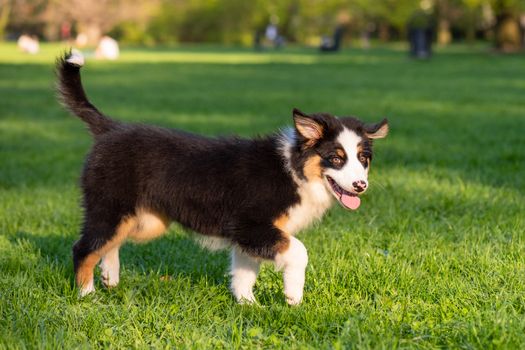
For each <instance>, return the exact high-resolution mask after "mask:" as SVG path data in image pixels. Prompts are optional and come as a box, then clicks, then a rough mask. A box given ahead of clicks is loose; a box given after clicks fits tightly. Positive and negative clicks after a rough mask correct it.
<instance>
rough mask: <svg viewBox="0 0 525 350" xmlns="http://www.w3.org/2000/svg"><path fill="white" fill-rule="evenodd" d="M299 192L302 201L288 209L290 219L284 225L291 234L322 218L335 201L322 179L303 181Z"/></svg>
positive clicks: (285, 229)
mask: <svg viewBox="0 0 525 350" xmlns="http://www.w3.org/2000/svg"><path fill="white" fill-rule="evenodd" d="M298 192H299V196H300V197H301V202H300V203H299V204H297V205H295V206H293V207H291V208H290V209H288V213H287V214H288V220H287V222H286V224H285V226H284V231H285V232H287V233H289V234H291V235H294V234H296V233H297V232H299V231H300V230H302V229H304V228H305V227H307V226H308V225H310V224H311V223H312V222H314V221H315V220H318V219H320V218H321V217H322V216H323V214H324V213H325V212H326V210H328V208H330V206H331V205H332V203H333V196H332V195H331V194H330V193H329V192H328V190H327V189H326V187H325V185H324V184H323V182H322V180H319V181H310V182H302V183H301V184H300V186H299V190H298Z"/></svg>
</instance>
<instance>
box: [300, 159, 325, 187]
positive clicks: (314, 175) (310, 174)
mask: <svg viewBox="0 0 525 350" xmlns="http://www.w3.org/2000/svg"><path fill="white" fill-rule="evenodd" d="M303 172H304V176H305V177H306V178H307V179H308V180H311V181H313V180H320V179H321V176H322V174H321V157H320V156H319V155H315V156H312V157H310V158H309V159H308V160H307V161H306V162H305V163H304V168H303Z"/></svg>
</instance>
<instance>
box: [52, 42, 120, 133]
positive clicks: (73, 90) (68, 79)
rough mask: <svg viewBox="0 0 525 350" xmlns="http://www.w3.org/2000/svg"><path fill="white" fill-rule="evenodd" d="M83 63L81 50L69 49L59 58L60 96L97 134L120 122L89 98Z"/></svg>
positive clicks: (112, 127)
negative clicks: (85, 85) (81, 73)
mask: <svg viewBox="0 0 525 350" xmlns="http://www.w3.org/2000/svg"><path fill="white" fill-rule="evenodd" d="M83 65H84V57H83V56H82V54H80V53H79V52H74V51H73V52H71V51H68V52H66V53H64V54H63V55H62V56H61V57H59V58H58V59H57V61H56V73H57V78H58V83H57V90H58V98H59V100H60V102H62V104H63V105H64V106H65V107H66V108H67V109H69V110H70V111H71V112H72V113H73V114H75V115H76V116H77V117H79V118H80V119H82V120H83V121H84V122H85V123H86V124H87V125H88V127H89V131H91V133H92V134H93V136H97V135H101V134H104V133H106V132H108V131H110V130H112V129H115V128H116V127H117V125H118V123H117V122H116V121H114V120H111V119H110V118H108V117H106V116H105V115H104V114H102V113H101V112H100V111H99V110H98V109H97V108H96V107H95V106H93V105H92V104H91V102H89V100H88V99H87V96H86V93H85V92H84V88H83V87H82V81H81V80H80V68H81V67H82V66H83Z"/></svg>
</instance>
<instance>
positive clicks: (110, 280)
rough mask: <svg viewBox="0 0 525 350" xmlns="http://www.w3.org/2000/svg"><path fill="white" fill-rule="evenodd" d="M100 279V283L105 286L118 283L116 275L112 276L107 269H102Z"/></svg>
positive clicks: (110, 286) (113, 285) (109, 286)
mask: <svg viewBox="0 0 525 350" xmlns="http://www.w3.org/2000/svg"><path fill="white" fill-rule="evenodd" d="M100 280H101V281H102V284H104V286H105V287H106V288H112V287H116V286H117V284H118V283H119V278H118V276H117V277H114V276H113V277H112V276H111V273H109V272H107V271H102V273H101V274H100Z"/></svg>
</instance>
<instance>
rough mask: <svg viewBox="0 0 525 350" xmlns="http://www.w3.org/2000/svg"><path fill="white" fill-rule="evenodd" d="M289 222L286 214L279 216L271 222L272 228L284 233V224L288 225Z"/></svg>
mask: <svg viewBox="0 0 525 350" xmlns="http://www.w3.org/2000/svg"><path fill="white" fill-rule="evenodd" d="M289 220H290V218H289V217H288V214H282V215H281V216H279V217H278V218H277V219H275V220H274V221H273V226H275V227H277V228H278V229H279V230H281V231H286V230H285V228H286V224H287V223H288V221H289Z"/></svg>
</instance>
